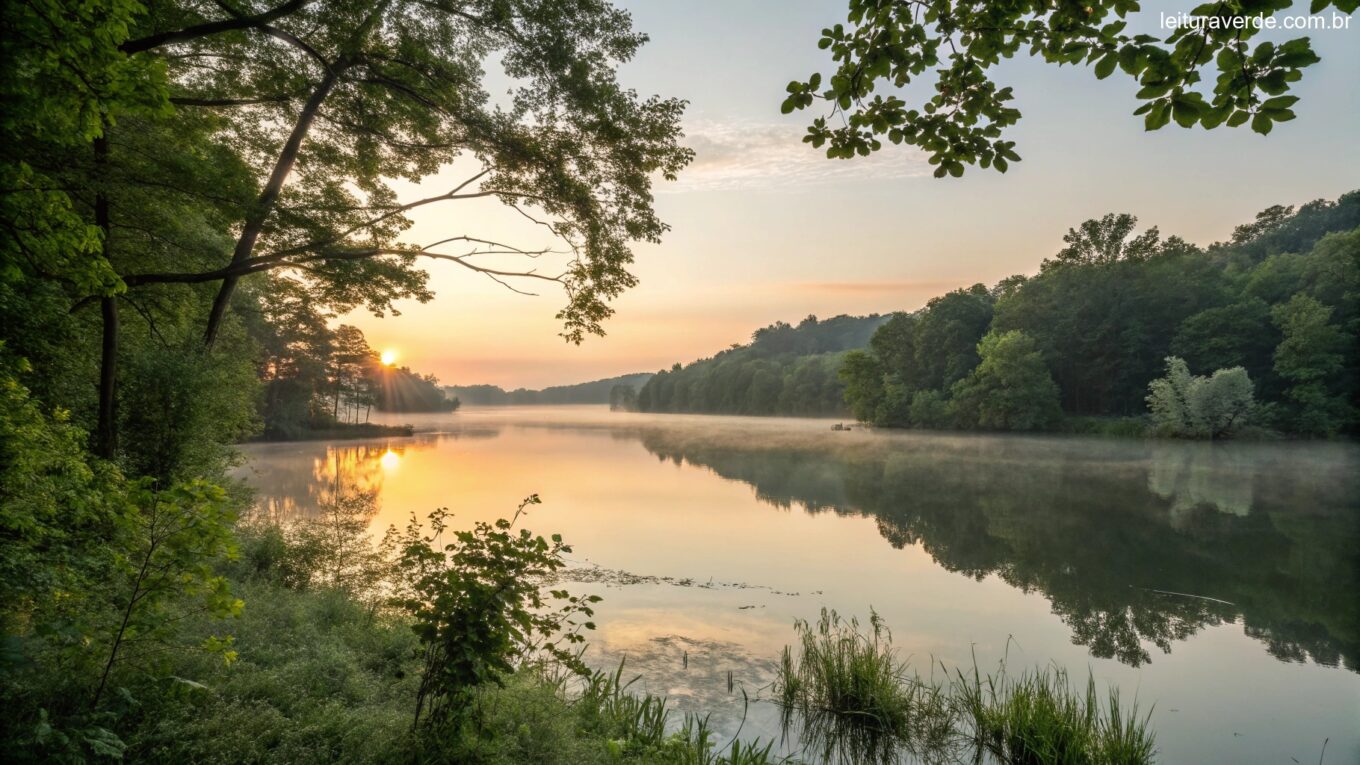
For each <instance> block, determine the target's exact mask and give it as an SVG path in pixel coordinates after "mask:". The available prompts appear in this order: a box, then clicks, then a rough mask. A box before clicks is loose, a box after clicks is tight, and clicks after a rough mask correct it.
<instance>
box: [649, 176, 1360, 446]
mask: <svg viewBox="0 0 1360 765" xmlns="http://www.w3.org/2000/svg"><path fill="white" fill-rule="evenodd" d="M1064 241H1065V242H1066V247H1064V248H1063V249H1062V250H1061V251H1060V252H1058V253H1057V254H1056V255H1055V256H1054V257H1053V258H1050V259H1048V260H1045V261H1044V262H1043V264H1042V266H1041V267H1040V269H1039V272H1038V273H1037V274H1035V275H1033V276H1022V275H1021V276H1012V277H1009V278H1006V279H1003V280H1001V281H1000V282H998V283H997V284H996V285H994V286H992V287H987V286H985V285H982V284H976V285H973V286H972V287H967V288H962V289H958V290H954V291H953V292H950V293H948V294H946V295H941V296H939V297H937V298H934V299H932V300H930V301H929V302H928V303H927V304H926V305H925V306H924V307H922V308H921V309H919V310H916V311H912V312H901V313H896V314H893V315H892V316H890V317H867V318H863V319H854V318H851V317H837V318H835V319H831V320H828V321H825V322H821V323H818V322H817V320H816V319H815V317H809V318H808V319H807V320H806V321H804V322H802V323H801V324H799V325H798V326H797V327H791V326H789V325H787V324H782V323H781V324H776V325H773V326H771V327H767V328H765V329H762V330H759V331H757V332H756V333H755V336H754V337H753V339H752V342H751V343H750V344H748V345H742V346H735V347H733V348H732V349H730V350H727V351H723V352H721V353H719V354H717V355H715V356H713V357H712V358H710V359H703V360H700V361H696V362H694V363H692V364H688V365H685V366H681V365H679V364H677V365H675V366H674V367H672V368H671V369H670V370H669V371H666V370H663V371H661V372H659V373H658V374H657V375H656V376H655V377H653V378H652V380H650V381H649V382H648V384H647V385H646V386H644V387H643V389H642V390H641V391H640V392H639V394H638V397H637V404H636V405H637V407H638V408H639V409H641V410H642V411H651V412H704V413H723V414H777V415H839V414H843V413H845V412H846V409H847V408H848V410H849V412H850V413H852V414H853V415H854V416H855V417H856V418H857V419H859V420H861V421H863V422H866V423H870V424H873V425H876V426H881V427H891V428H925V429H965V430H1022V431H1067V432H1074V431H1075V432H1093V433H1117V434H1124V435H1135V434H1143V433H1150V434H1158V435H1168V436H1177V437H1194V438H1200V437H1202V438H1222V437H1227V436H1233V435H1243V434H1257V435H1263V434H1265V433H1267V432H1279V433H1286V434H1290V435H1296V436H1305V437H1318V436H1322V437H1325V436H1332V435H1336V434H1338V433H1349V432H1352V431H1353V430H1354V429H1355V427H1356V424H1357V416H1356V415H1357V412H1358V411H1360V352H1357V350H1356V349H1357V348H1360V342H1357V338H1360V192H1351V193H1349V194H1346V195H1343V196H1342V197H1341V198H1340V199H1338V200H1336V201H1326V200H1317V201H1314V202H1309V203H1307V204H1305V205H1302V206H1301V207H1299V208H1298V209H1297V210H1296V209H1294V208H1293V207H1283V206H1276V207H1271V208H1269V209H1267V210H1265V211H1262V212H1261V213H1260V214H1258V215H1257V216H1256V219H1255V220H1254V221H1252V222H1251V223H1247V224H1244V225H1241V226H1238V227H1237V228H1236V230H1235V231H1234V232H1233V235H1232V237H1231V239H1229V240H1228V241H1225V242H1219V243H1216V244H1213V245H1210V246H1208V247H1205V248H1201V247H1198V246H1196V245H1193V244H1190V243H1189V242H1186V241H1184V240H1183V239H1181V238H1179V237H1175V236H1171V237H1167V238H1163V237H1162V235H1161V233H1160V232H1159V231H1158V230H1157V229H1156V228H1155V227H1153V228H1149V229H1146V230H1144V231H1142V232H1139V231H1137V219H1136V218H1134V217H1132V216H1130V215H1107V216H1105V217H1104V218H1102V219H1099V220H1089V221H1086V222H1085V223H1083V224H1081V225H1080V226H1078V227H1077V228H1074V229H1071V230H1069V231H1068V233H1067V235H1066V236H1065V237H1064ZM831 327H836V328H837V331H835V332H834V333H828V332H827V330H828V329H829V328H831ZM840 328H846V329H848V330H849V331H845V332H840V331H839V329H840ZM850 328H853V329H850Z"/></svg>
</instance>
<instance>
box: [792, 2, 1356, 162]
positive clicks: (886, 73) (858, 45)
mask: <svg viewBox="0 0 1360 765" xmlns="http://www.w3.org/2000/svg"><path fill="white" fill-rule="evenodd" d="M1290 5H1291V2H1290V0H1226V1H1225V2H1218V3H1205V4H1203V5H1200V6H1198V7H1196V8H1194V9H1193V10H1192V11H1191V12H1190V14H1189V15H1190V16H1191V17H1193V19H1194V20H1195V21H1194V23H1192V24H1187V25H1184V26H1179V27H1178V28H1176V29H1175V30H1174V31H1171V32H1170V33H1169V34H1167V35H1166V36H1165V37H1158V36H1156V35H1150V34H1130V33H1129V32H1127V31H1126V29H1127V27H1128V24H1129V20H1130V17H1131V16H1133V15H1136V14H1137V13H1138V11H1140V10H1141V7H1140V5H1139V3H1138V2H1137V0H1089V2H1082V3H1077V2H1066V3H1057V4H1053V3H1048V2H1039V1H1038V0H1022V1H1021V2H1013V3H1001V2H963V3H958V2H951V1H950V0H850V3H849V13H848V16H847V23H846V24H836V25H835V26H833V27H829V28H826V29H823V30H822V37H821V40H820V41H819V42H818V47H820V48H822V49H824V50H829V51H830V53H831V56H832V59H833V60H834V62H835V64H834V68H833V69H832V70H831V71H830V73H829V74H828V75H827V76H826V77H825V78H824V77H823V76H822V74H821V73H819V72H818V73H813V74H812V75H811V76H809V77H808V78H807V79H806V80H795V81H793V82H791V83H789V86H788V94H789V95H788V96H787V97H786V98H785V99H784V103H783V111H784V113H785V114H787V113H790V112H792V111H794V110H800V109H807V108H809V107H811V106H812V105H813V104H814V103H815V102H817V101H822V102H824V103H826V104H828V105H829V107H830V113H829V114H826V115H824V116H820V117H817V118H815V119H814V120H813V122H812V125H811V126H810V127H809V129H808V134H807V136H806V137H805V138H804V140H805V141H807V142H808V143H811V144H812V145H813V146H815V147H818V148H821V147H823V146H825V147H826V153H827V156H828V157H832V158H837V157H839V158H845V159H848V158H850V157H853V156H855V155H861V156H865V155H868V154H869V153H871V152H874V151H877V150H878V149H880V148H881V147H882V140H883V139H885V138H886V139H887V140H888V141H891V142H892V143H894V144H907V145H910V146H917V147H920V148H921V149H922V150H924V151H925V152H926V153H927V154H928V155H929V157H930V163H931V164H933V165H936V166H937V167H936V170H935V177H937V178H941V177H944V176H945V175H952V176H956V177H957V176H960V175H962V174H963V170H964V166H965V165H973V164H977V165H981V166H982V167H984V168H986V167H995V168H996V169H997V170H999V171H1001V172H1003V173H1004V172H1005V171H1006V169H1007V167H1008V166H1009V163H1011V162H1017V161H1019V160H1020V155H1019V154H1017V153H1016V151H1015V142H1014V141H1010V140H1006V137H1005V136H1006V128H1009V127H1011V126H1013V125H1014V124H1015V123H1016V122H1017V121H1019V119H1020V111H1019V110H1018V109H1016V108H1015V107H1014V106H1012V105H1011V104H1010V102H1011V101H1012V100H1013V99H1014V93H1013V91H1012V89H1011V88H1010V87H1009V86H1007V87H1002V86H1000V85H999V84H998V83H997V82H996V81H995V79H994V76H993V70H994V68H995V67H996V66H997V65H998V64H1000V63H1001V60H1002V59H1005V58H1012V57H1014V56H1015V55H1016V54H1018V53H1028V54H1029V55H1030V56H1034V57H1037V58H1041V59H1042V60H1044V61H1045V62H1047V63H1050V64H1057V65H1059V66H1061V65H1064V64H1072V65H1075V66H1089V67H1091V68H1093V69H1094V70H1095V75H1096V77H1098V78H1099V79H1102V80H1103V79H1105V78H1107V77H1109V76H1111V75H1113V74H1114V73H1115V72H1116V71H1118V72H1121V73H1122V74H1123V75H1124V76H1127V77H1129V78H1131V79H1133V80H1134V81H1135V82H1137V83H1138V84H1139V85H1140V86H1141V87H1140V89H1139V90H1138V92H1137V95H1136V98H1137V99H1138V100H1139V101H1140V102H1142V103H1141V105H1140V106H1139V107H1138V109H1136V110H1135V111H1134V114H1137V115H1142V116H1143V119H1144V125H1145V126H1146V128H1147V129H1148V130H1157V129H1160V128H1162V127H1165V126H1166V125H1167V124H1168V123H1169V122H1171V121H1172V120H1175V121H1176V124H1178V125H1180V126H1181V127H1186V128H1188V127H1193V126H1195V125H1199V126H1201V127H1204V128H1206V129H1208V128H1214V127H1217V126H1219V125H1225V124H1226V125H1228V126H1229V127H1237V126H1239V125H1244V124H1247V123H1248V122H1250V124H1251V129H1252V130H1255V131H1256V132H1258V133H1262V134H1265V133H1269V132H1270V131H1271V128H1272V127H1273V126H1274V124H1275V123H1276V122H1284V121H1286V120H1291V119H1293V118H1294V112H1293V111H1292V110H1291V107H1292V106H1293V105H1294V104H1295V102H1297V101H1298V97H1296V96H1292V95H1289V89H1290V87H1291V85H1292V83H1295V82H1297V81H1298V80H1299V79H1300V78H1302V76H1303V69H1304V68H1305V67H1307V66H1309V65H1311V64H1314V63H1317V61H1318V60H1319V59H1318V56H1317V55H1316V54H1315V53H1314V52H1313V49H1312V46H1311V45H1310V43H1309V40H1308V38H1307V37H1299V38H1295V39H1292V40H1289V41H1287V42H1284V43H1282V44H1279V45H1276V44H1275V43H1272V42H1268V41H1267V42H1261V43H1258V44H1256V45H1255V46H1253V45H1252V43H1251V41H1252V38H1253V37H1254V36H1256V34H1257V33H1258V32H1259V31H1260V29H1259V27H1258V23H1259V22H1260V20H1262V19H1264V18H1267V17H1269V16H1270V15H1271V14H1273V13H1275V12H1277V11H1281V10H1284V9H1286V8H1289V7H1290ZM1356 6H1357V2H1356V0H1312V5H1311V11H1312V12H1313V13H1318V12H1320V11H1322V10H1324V9H1326V8H1329V7H1335V8H1336V9H1337V11H1340V12H1344V13H1351V12H1353V11H1355V9H1356ZM1201 22H1202V23H1201ZM918 84H924V85H926V86H928V90H927V89H925V88H921V87H918V88H917V89H915V90H912V91H909V92H908V91H905V89H907V88H909V87H910V86H912V85H918ZM884 91H892V92H890V93H885V92H884ZM926 94H928V95H926ZM833 121H839V125H833V124H832V123H833Z"/></svg>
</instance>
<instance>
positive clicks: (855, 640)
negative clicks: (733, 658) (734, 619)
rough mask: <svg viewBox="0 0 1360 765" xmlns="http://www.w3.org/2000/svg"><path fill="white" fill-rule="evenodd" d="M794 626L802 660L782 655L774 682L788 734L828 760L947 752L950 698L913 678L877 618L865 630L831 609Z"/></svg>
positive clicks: (951, 711)
mask: <svg viewBox="0 0 1360 765" xmlns="http://www.w3.org/2000/svg"><path fill="white" fill-rule="evenodd" d="M794 628H795V630H796V631H797V632H798V635H799V638H800V640H799V646H798V655H797V656H796V657H795V656H794V653H793V649H791V648H788V647H786V648H785V649H784V654H783V657H782V659H781V662H780V667H779V674H778V681H777V683H776V693H777V695H778V697H779V703H780V706H781V709H782V713H783V725H784V729H785V732H786V734H787V733H788V732H790V731H791V730H793V729H794V728H797V730H798V733H799V734H800V737H801V739H802V741H803V743H804V746H805V747H806V748H808V749H809V750H810V751H813V752H815V753H816V755H817V756H818V757H819V758H820V759H821V760H823V761H826V762H846V763H890V762H895V761H896V760H897V759H898V758H899V755H900V753H901V752H910V753H912V754H915V755H917V756H918V757H925V756H927V755H929V754H931V753H933V752H936V751H939V750H942V749H944V748H947V746H948V742H949V739H950V738H951V734H952V731H953V728H954V725H953V723H954V717H955V712H954V709H953V707H952V705H950V704H949V703H948V698H947V694H946V693H945V692H944V689H943V688H942V687H940V686H938V685H934V684H930V683H924V682H921V681H920V680H919V679H918V678H916V677H915V675H914V674H910V673H909V672H908V666H907V663H906V662H905V661H904V660H902V659H900V658H899V657H898V655H897V652H896V650H895V649H894V648H893V647H892V635H891V633H889V632H888V630H887V628H886V627H885V626H884V625H883V622H882V620H881V619H880V618H879V617H878V614H876V613H872V612H871V614H870V617H869V629H868V630H866V631H861V630H860V623H859V621H858V620H857V619H854V618H852V619H850V620H849V621H844V620H842V619H841V618H840V617H839V616H838V615H837V614H836V612H835V611H830V610H827V609H822V614H821V618H820V619H818V621H817V623H816V624H815V625H814V624H809V623H808V622H804V621H799V622H797V623H795V625H794Z"/></svg>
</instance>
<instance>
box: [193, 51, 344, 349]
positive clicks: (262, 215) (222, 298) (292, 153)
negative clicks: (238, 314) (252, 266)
mask: <svg viewBox="0 0 1360 765" xmlns="http://www.w3.org/2000/svg"><path fill="white" fill-rule="evenodd" d="M345 66H346V65H345V64H344V63H342V62H337V63H336V64H335V65H333V66H332V67H331V68H330V69H329V70H328V71H327V72H326V76H325V77H323V78H322V79H321V83H320V84H318V85H317V86H316V90H315V91H313V92H312V95H311V97H310V98H308V99H307V103H306V104H305V105H304V106H303V107H302V113H301V114H299V115H298V120H297V123H296V124H295V125H293V132H292V133H290V134H289V136H288V140H287V141H286V142H284V144H283V149H282V151H280V152H279V158H278V160H277V161H276V162H275V163H274V171H273V172H272V173H270V175H269V181H268V182H267V183H265V186H264V189H263V190H262V191H261V192H260V198H259V199H257V200H255V206H254V207H253V208H252V209H251V211H250V214H249V215H247V216H246V221H245V225H244V226H243V227H242V229H241V237H240V238H239V239H237V240H236V249H235V250H233V251H232V254H231V264H232V265H236V264H238V263H240V262H242V261H244V260H246V259H248V258H249V257H250V255H251V253H252V252H254V250H255V242H256V240H258V239H259V238H260V231H261V230H263V229H264V224H265V221H266V220H268V219H269V214H270V213H272V212H273V211H274V204H275V203H276V202H278V199H279V193H280V192H282V191H283V183H284V181H286V180H288V175H289V174H290V173H291V172H292V171H293V165H294V164H295V163H296V162H297V157H298V151H299V150H300V149H301V148H302V141H303V139H304V138H306V137H307V132H308V131H309V130H311V127H312V123H313V122H315V121H316V115H317V112H319V111H321V104H322V102H324V101H325V100H326V96H328V95H330V92H331V89H332V88H334V87H335V82H336V80H337V79H338V78H339V76H340V73H341V72H342V71H344V69H345ZM237 281H239V277H236V276H228V277H226V278H224V279H223V280H222V286H221V287H219V288H218V290H217V296H216V297H215V298H213V304H212V310H211V311H210V312H209V313H208V326H207V328H206V329H205V330H204V332H203V344H204V345H205V346H207V347H208V348H212V346H213V343H215V342H216V341H217V333H218V330H219V329H221V326H222V318H223V317H224V316H226V313H227V306H228V305H230V303H231V295H232V292H234V291H235V290H236V282H237Z"/></svg>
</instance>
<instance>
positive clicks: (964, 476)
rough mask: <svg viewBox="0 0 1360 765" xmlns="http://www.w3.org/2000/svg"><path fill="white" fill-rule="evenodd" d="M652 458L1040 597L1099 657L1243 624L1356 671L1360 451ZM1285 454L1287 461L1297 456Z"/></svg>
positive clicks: (694, 441) (1169, 448) (1130, 655)
mask: <svg viewBox="0 0 1360 765" xmlns="http://www.w3.org/2000/svg"><path fill="white" fill-rule="evenodd" d="M642 439H643V443H644V445H645V446H646V447H647V449H648V450H650V451H651V452H653V453H654V454H656V455H657V456H658V457H659V458H661V459H668V460H673V461H684V462H689V463H691V464H694V465H699V466H703V467H706V468H708V469H710V470H712V471H713V472H715V473H717V474H718V475H720V476H722V477H725V478H729V479H734V480H740V481H743V482H745V483H748V484H751V485H752V486H753V487H755V491H756V495H757V496H758V497H759V498H760V499H761V500H762V501H765V502H768V503H770V504H772V505H775V506H777V507H783V508H788V507H792V506H793V505H801V506H802V507H804V508H805V509H806V510H807V511H808V512H814V513H815V512H823V511H831V512H836V513H843V514H856V515H867V516H871V517H873V518H875V520H876V521H877V523H878V527H879V530H880V532H881V533H882V535H883V537H884V538H885V539H887V540H888V542H889V543H890V544H892V545H894V546H895V547H902V546H904V545H915V544H919V545H921V546H922V548H924V549H925V550H926V551H927V552H929V553H930V554H931V555H932V556H933V557H934V558H935V560H936V562H937V563H939V564H940V565H941V566H944V567H945V568H946V569H948V570H951V571H956V572H959V573H963V574H967V575H968V576H971V577H974V578H977V579H981V578H982V577H984V576H988V575H992V574H995V575H997V576H999V577H1001V578H1002V579H1003V580H1004V581H1006V582H1008V583H1010V584H1011V585H1013V586H1015V587H1018V588H1020V589H1022V590H1024V591H1027V592H1028V591H1032V590H1037V591H1039V592H1041V593H1043V594H1044V595H1045V596H1046V597H1047V598H1048V599H1049V601H1050V602H1051V603H1052V607H1053V611H1054V613H1056V614H1057V615H1058V616H1059V617H1061V618H1062V620H1063V621H1064V622H1065V623H1066V624H1067V625H1068V626H1069V627H1070V628H1071V629H1072V639H1073V641H1074V642H1076V643H1077V644H1080V645H1085V646H1087V647H1088V648H1089V650H1090V651H1091V653H1092V654H1094V655H1095V656H1099V657H1102V658H1110V657H1112V658H1116V659H1118V660H1119V661H1121V662H1124V663H1126V664H1131V665H1133V666H1138V665H1140V664H1142V663H1145V662H1147V661H1150V660H1151V658H1152V657H1151V653H1150V651H1149V650H1148V649H1149V647H1151V646H1155V647H1157V648H1159V649H1160V650H1161V651H1162V652H1170V650H1171V648H1172V645H1173V644H1174V643H1175V642H1177V641H1180V640H1184V639H1185V638H1187V637H1189V636H1190V635H1192V634H1194V633H1195V632H1197V631H1199V630H1200V629H1202V628H1204V627H1206V626H1211V625H1215V624H1220V623H1222V622H1224V621H1232V620H1235V619H1237V618H1239V617H1240V618H1241V619H1242V621H1243V623H1244V626H1245V631H1246V633H1247V634H1248V635H1250V636H1252V637H1254V638H1257V639H1259V640H1261V641H1263V642H1265V643H1266V645H1267V649H1268V650H1269V652H1270V653H1271V654H1272V655H1274V656H1276V657H1279V658H1281V659H1283V660H1291V661H1304V660H1306V659H1308V658H1311V659H1312V660H1313V661H1316V662H1318V663H1321V664H1326V665H1336V664H1338V663H1344V664H1345V665H1346V666H1348V667H1349V668H1351V669H1352V670H1360V606H1358V605H1357V604H1358V603H1360V571H1358V570H1357V568H1358V567H1360V563H1358V562H1357V555H1356V552H1355V551H1356V550H1357V549H1360V547H1358V546H1360V517H1357V516H1360V513H1357V512H1356V507H1355V500H1354V499H1353V498H1354V497H1355V496H1357V491H1360V485H1358V484H1360V480H1357V477H1356V474H1355V471H1354V468H1355V467H1356V460H1355V454H1356V452H1355V451H1354V450H1353V449H1350V448H1349V447H1340V448H1338V447H1335V446H1333V447H1332V448H1331V450H1330V451H1328V450H1326V449H1312V448H1309V447H1306V446H1303V445H1291V446H1290V447H1289V448H1287V449H1280V448H1278V447H1263V448H1253V447H1238V448H1225V447H1223V446H1222V445H1212V444H1151V445H1148V444H1143V443H1139V442H1121V441H1096V440H1086V439H1059V438H1000V437H998V438H989V437H972V438H959V437H948V436H941V437H938V438H936V437H929V438H924V437H923V438H914V439H913V438H892V439H889V438H861V439H857V440H846V441H843V442H841V443H836V442H830V443H828V442H827V441H826V440H825V439H820V438H819V439H816V440H809V439H804V440H802V441H797V440H791V439H790V440H782V441H781V440H779V439H770V440H767V441H766V442H765V443H755V442H753V440H752V439H749V438H741V437H739V436H733V437H730V438H729V437H725V436H724V435H723V434H721V433H695V432H688V433H686V432H683V431H666V430H654V431H648V432H646V433H644V434H642ZM1296 447H1297V448H1296Z"/></svg>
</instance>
